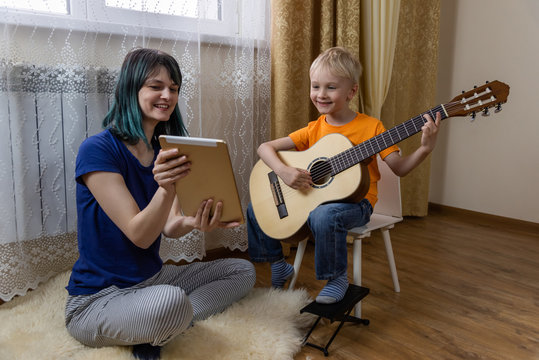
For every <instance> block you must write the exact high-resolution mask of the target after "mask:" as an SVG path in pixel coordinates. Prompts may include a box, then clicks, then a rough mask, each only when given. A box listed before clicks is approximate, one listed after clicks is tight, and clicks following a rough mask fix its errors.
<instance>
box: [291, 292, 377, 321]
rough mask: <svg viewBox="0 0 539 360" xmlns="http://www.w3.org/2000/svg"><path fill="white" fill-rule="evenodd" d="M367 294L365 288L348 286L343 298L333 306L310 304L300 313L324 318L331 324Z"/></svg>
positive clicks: (314, 302)
mask: <svg viewBox="0 0 539 360" xmlns="http://www.w3.org/2000/svg"><path fill="white" fill-rule="evenodd" d="M368 294H369V289H368V288H366V287H361V286H357V285H354V284H349V285H348V289H347V290H346V294H345V295H344V298H343V299H342V300H341V301H339V302H336V303H334V304H319V303H317V302H316V301H313V302H311V303H310V304H308V305H307V306H305V307H304V308H303V309H301V310H300V313H304V312H308V313H311V314H315V315H318V316H322V317H325V318H327V319H329V320H330V321H331V322H333V321H335V320H338V319H342V318H343V315H344V314H345V313H346V312H348V311H349V310H350V309H352V307H354V305H356V304H357V303H358V302H359V301H361V299H363V298H364V297H365V296H367V295H368Z"/></svg>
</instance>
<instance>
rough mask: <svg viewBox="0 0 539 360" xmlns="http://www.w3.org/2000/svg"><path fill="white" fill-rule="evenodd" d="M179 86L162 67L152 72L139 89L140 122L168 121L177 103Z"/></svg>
mask: <svg viewBox="0 0 539 360" xmlns="http://www.w3.org/2000/svg"><path fill="white" fill-rule="evenodd" d="M178 92H179V86H178V84H176V83H175V82H174V81H173V80H172V79H171V78H170V75H169V73H168V71H167V69H166V68H165V67H164V66H160V67H159V68H158V69H157V70H156V71H154V72H153V73H152V74H150V76H148V78H147V79H146V81H145V82H144V85H142V87H141V88H140V90H139V92H138V102H139V106H140V109H141V111H142V120H143V121H145V122H152V123H155V124H157V123H158V122H160V121H168V120H169V119H170V115H171V114H172V112H173V111H174V108H175V107H176V104H177V103H178Z"/></svg>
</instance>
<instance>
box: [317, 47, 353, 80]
mask: <svg viewBox="0 0 539 360" xmlns="http://www.w3.org/2000/svg"><path fill="white" fill-rule="evenodd" d="M322 68H324V69H327V70H329V71H330V72H331V73H332V74H333V75H335V76H340V77H343V78H346V79H350V80H352V81H353V82H354V83H355V84H358V83H359V77H360V76H361V71H362V68H361V64H360V62H359V60H358V59H357V58H356V57H355V56H354V55H352V54H351V53H350V52H349V51H348V50H346V49H345V48H343V47H332V48H329V49H327V50H326V51H324V52H322V53H321V54H320V55H318V57H317V58H316V59H315V60H314V61H313V63H312V64H311V69H310V70H309V74H310V75H312V74H313V73H314V72H315V71H317V70H319V69H322Z"/></svg>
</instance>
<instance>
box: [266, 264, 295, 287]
mask: <svg viewBox="0 0 539 360" xmlns="http://www.w3.org/2000/svg"><path fill="white" fill-rule="evenodd" d="M292 275H294V267H293V266H292V265H290V264H289V263H287V262H286V261H284V259H282V260H279V261H276V262H274V263H272V264H271V286H273V287H274V288H282V287H283V286H284V284H285V283H286V280H288V279H290V278H291V277H292Z"/></svg>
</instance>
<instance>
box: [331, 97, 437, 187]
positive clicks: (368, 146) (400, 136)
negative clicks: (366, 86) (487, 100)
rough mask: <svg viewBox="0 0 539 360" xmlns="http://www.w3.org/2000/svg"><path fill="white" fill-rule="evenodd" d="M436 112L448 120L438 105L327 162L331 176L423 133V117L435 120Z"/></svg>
mask: <svg viewBox="0 0 539 360" xmlns="http://www.w3.org/2000/svg"><path fill="white" fill-rule="evenodd" d="M436 112H440V114H441V115H442V120H443V119H446V118H447V116H446V113H445V111H444V109H443V106H442V105H438V106H436V107H434V108H432V109H430V110H428V111H426V112H424V113H422V114H420V115H417V116H415V117H413V118H411V119H410V120H407V121H405V122H403V123H402V124H399V125H397V126H395V127H393V128H391V129H389V130H387V131H384V132H383V133H381V134H380V135H377V136H375V137H373V138H370V139H369V140H367V141H364V142H362V143H361V144H358V145H356V146H354V147H351V148H350V149H348V150H345V151H343V152H341V153H339V154H337V155H335V156H333V157H331V158H329V159H328V160H327V161H328V163H329V164H330V165H331V176H333V175H336V174H338V173H340V172H342V171H344V170H346V169H348V168H350V167H352V166H354V165H356V164H359V163H360V162H362V161H363V160H365V159H367V158H369V157H371V156H373V155H375V154H377V153H379V152H380V151H382V150H384V149H387V148H388V147H390V146H392V145H395V144H396V143H398V142H401V141H402V140H404V139H407V138H409V137H410V136H412V135H414V134H417V133H418V132H419V131H421V127H422V126H423V125H424V124H425V122H426V121H427V120H425V118H424V117H423V115H425V114H430V116H431V117H432V118H433V119H435V118H436V115H435V114H436Z"/></svg>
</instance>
